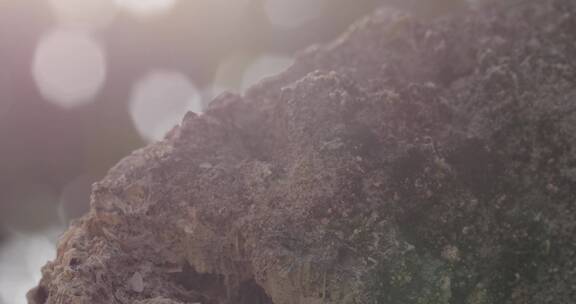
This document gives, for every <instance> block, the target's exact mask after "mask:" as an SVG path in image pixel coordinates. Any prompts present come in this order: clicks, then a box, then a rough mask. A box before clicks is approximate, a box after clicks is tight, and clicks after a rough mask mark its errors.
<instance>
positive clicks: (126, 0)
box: [115, 0, 177, 16]
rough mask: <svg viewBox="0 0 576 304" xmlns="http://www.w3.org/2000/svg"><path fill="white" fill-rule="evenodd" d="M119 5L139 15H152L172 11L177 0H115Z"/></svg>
mask: <svg viewBox="0 0 576 304" xmlns="http://www.w3.org/2000/svg"><path fill="white" fill-rule="evenodd" d="M115 1H116V4H117V5H118V7H120V8H122V9H125V10H127V11H128V12H130V13H133V14H135V15H138V16H151V15H157V14H162V13H166V12H168V11H170V10H171V9H172V8H173V7H174V6H175V5H176V2H177V1H176V0H115Z"/></svg>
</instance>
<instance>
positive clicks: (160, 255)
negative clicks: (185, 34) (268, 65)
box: [28, 0, 576, 304]
mask: <svg viewBox="0 0 576 304" xmlns="http://www.w3.org/2000/svg"><path fill="white" fill-rule="evenodd" d="M575 58H576V3H575V2H574V1H572V0H533V1H530V0H526V1H500V3H497V4H490V5H487V6H486V7H481V8H477V9H473V10H469V11H464V12H460V13H458V14H456V15H454V16H449V17H444V18H440V19H435V20H418V19H416V18H413V17H410V16H406V15H402V14H399V13H394V12H389V11H381V12H379V13H376V14H375V15H373V16H371V17H370V18H367V19H366V20H364V21H362V22H359V23H358V24H357V25H355V26H354V27H353V28H352V29H351V30H350V31H349V32H348V33H347V34H345V35H344V36H343V37H342V38H341V39H339V40H337V41H335V42H334V43H332V44H330V45H327V46H323V47H316V48H312V49H310V50H308V51H306V52H304V53H302V54H301V55H300V56H299V58H298V59H297V61H296V63H295V64H294V65H293V66H292V67H291V68H290V69H288V70H287V71H286V72H284V73H282V74H281V75H278V76H275V77H272V78H269V79H266V80H264V81H263V82H261V83H260V84H259V85H257V86H255V87H253V88H251V89H250V90H248V92H247V93H246V94H245V95H244V96H236V95H231V94H226V95H223V96H221V97H219V98H217V100H215V101H214V102H213V105H212V107H211V108H210V109H209V110H208V111H207V113H205V114H203V115H201V116H197V115H195V114H192V113H190V114H189V115H187V117H186V118H185V119H184V121H183V122H182V125H181V126H180V127H178V128H176V129H174V130H173V131H172V132H171V133H170V134H169V135H168V136H167V137H166V139H165V140H164V141H162V142H159V143H157V144H153V145H151V146H149V147H146V148H144V149H141V150H139V151H136V152H134V153H133V154H132V155H131V156H129V157H127V158H126V159H124V160H122V161H121V162H120V163H119V164H118V165H117V166H116V167H114V168H113V169H112V170H111V171H110V172H109V174H108V176H107V177H106V178H105V179H104V180H103V181H101V182H99V183H97V184H95V185H94V188H93V193H92V199H91V201H92V207H91V211H90V213H89V214H88V215H87V216H85V217H84V218H82V219H81V220H79V221H77V222H76V223H74V224H73V226H72V227H71V228H70V229H69V230H68V232H66V234H65V235H64V236H63V237H62V239H61V241H60V243H59V247H58V257H57V259H56V260H55V261H53V262H50V263H48V264H47V265H46V266H45V267H44V268H43V278H42V280H41V282H40V284H39V286H38V287H36V288H35V289H34V290H32V291H31V292H30V293H29V294H28V298H29V303H31V304H43V303H48V304H84V303H86V304H88V303H91V304H98V303H107V304H108V303H138V304H184V303H202V304H221V303H240V304H242V303H251V304H254V303H255V304H259V303H274V304H297V303H298V304H309V303H310V304H312V303H391V304H401V303H402V304H410V303H414V304H423V303H430V304H444V303H446V304H448V303H452V304H456V303H458V304H459V303H465V304H488V303H514V304H525V303H539V304H540V303H554V304H559V303H576V255H575V253H576V248H575V247H576V204H575V199H576V198H575V193H576V192H575V185H576V184H575V183H576V151H574V149H575V148H576V113H575V111H574V110H575V109H576V90H575V89H576V60H575Z"/></svg>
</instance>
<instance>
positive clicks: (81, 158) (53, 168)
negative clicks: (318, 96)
mask: <svg viewBox="0 0 576 304" xmlns="http://www.w3.org/2000/svg"><path fill="white" fill-rule="evenodd" d="M461 2H462V1H460V0H411V1H410V0H180V1H178V0H0V304H21V303H25V297H24V295H25V293H26V291H27V290H28V289H29V288H31V287H33V286H34V285H35V284H36V282H37V281H38V280H39V278H40V268H41V266H42V265H43V264H44V263H46V261H47V260H49V259H52V258H53V257H54V255H55V244H56V240H57V238H58V236H59V235H60V234H61V233H62V231H63V230H64V229H65V227H66V226H67V225H68V223H69V222H70V220H72V219H74V218H77V217H79V216H81V215H82V214H84V213H85V212H86V211H87V210H88V197H89V191H90V187H91V184H92V183H93V182H95V181H96V180H98V179H100V178H101V177H102V176H103V175H104V174H105V173H106V171H107V170H108V168H110V167H111V166H113V165H114V164H115V163H116V162H117V161H118V160H119V159H120V158H122V157H123V156H126V155H127V154H129V153H130V151H132V150H134V149H136V148H139V147H142V146H144V145H146V144H147V143H150V142H154V141H157V140H159V139H161V138H162V137H163V135H164V133H165V132H166V131H168V130H169V129H170V128H172V127H173V126H174V125H175V124H177V123H178V122H179V121H180V119H181V118H182V117H183V115H184V114H185V113H186V111H188V110H191V111H195V112H202V110H203V109H204V108H205V107H206V106H207V105H208V103H209V102H210V100H211V99H212V98H213V97H214V96H215V95H217V94H219V93H221V92H222V91H224V90H232V91H236V92H240V93H241V92H242V91H243V90H244V89H245V88H246V87H248V86H250V85H251V84H254V83H255V82H257V81H258V80H259V79H261V78H262V77H265V76H269V75H272V74H275V73H278V72H280V71H282V70H283V69H285V68H286V67H287V66H289V65H290V64H291V62H292V58H293V55H294V54H295V52H296V51H298V50H301V49H303V48H306V47H307V46H309V45H312V44H317V43H324V42H327V41H330V40H332V39H334V38H335V37H337V36H338V35H339V34H340V33H341V32H342V31H344V30H345V29H346V27H348V26H349V25H350V24H351V23H352V22H353V21H354V20H356V19H358V18H360V17H361V16H363V15H366V14H368V13H369V12H370V11H372V10H374V9H375V8H376V7H377V6H381V5H392V6H397V7H401V8H403V9H408V10H413V11H415V12H417V13H419V14H424V15H426V14H430V15H434V14H437V13H438V12H443V11H447V10H449V9H451V8H454V7H457V6H458V5H459V4H460V3H461Z"/></svg>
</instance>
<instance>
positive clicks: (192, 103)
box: [130, 71, 202, 141]
mask: <svg viewBox="0 0 576 304" xmlns="http://www.w3.org/2000/svg"><path fill="white" fill-rule="evenodd" d="M187 111H193V112H197V113H198V112H201V111H202V102H201V96H200V94H199V92H198V90H197V89H196V87H195V86H194V85H193V84H192V82H191V81H190V80H189V79H188V77H187V76H186V75H184V74H182V73H179V72H175V71H155V72H152V73H149V74H148V75H145V76H144V77H142V78H141V79H140V80H139V81H138V82H137V83H136V84H135V86H134V88H133V91H132V97H131V99H130V115H131V117H132V121H133V122H134V125H135V126H136V129H137V130H138V132H139V133H140V135H141V136H142V137H143V138H144V139H146V140H148V141H157V140H161V139H162V138H163V137H164V135H165V134H166V133H167V132H168V131H170V130H171V129H172V128H173V127H174V126H175V125H177V124H179V123H180V121H181V120H182V118H183V117H184V115H185V114H186V112H187Z"/></svg>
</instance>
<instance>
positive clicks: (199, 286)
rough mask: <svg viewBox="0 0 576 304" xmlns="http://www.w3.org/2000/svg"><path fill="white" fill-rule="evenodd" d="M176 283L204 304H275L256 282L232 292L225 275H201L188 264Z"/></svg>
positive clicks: (245, 284) (239, 286)
mask: <svg viewBox="0 0 576 304" xmlns="http://www.w3.org/2000/svg"><path fill="white" fill-rule="evenodd" d="M175 282H176V283H177V284H178V285H180V286H181V287H183V288H184V289H186V290H188V291H190V292H191V293H192V294H195V295H198V297H199V299H198V300H200V301H201V303H203V304H274V302H272V299H270V297H269V296H268V295H267V294H266V292H265V291H264V289H263V288H262V287H261V286H260V285H258V284H257V283H256V282H255V281H254V280H248V281H245V282H242V283H240V284H239V285H238V288H237V289H236V290H233V291H232V292H230V290H229V289H228V287H227V286H226V281H225V277H224V276H223V275H219V274H207V273H199V272H197V271H196V270H195V269H194V268H193V267H192V266H190V265H189V264H188V263H186V264H184V266H183V268H182V272H180V273H178V274H177V275H176V276H175Z"/></svg>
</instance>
